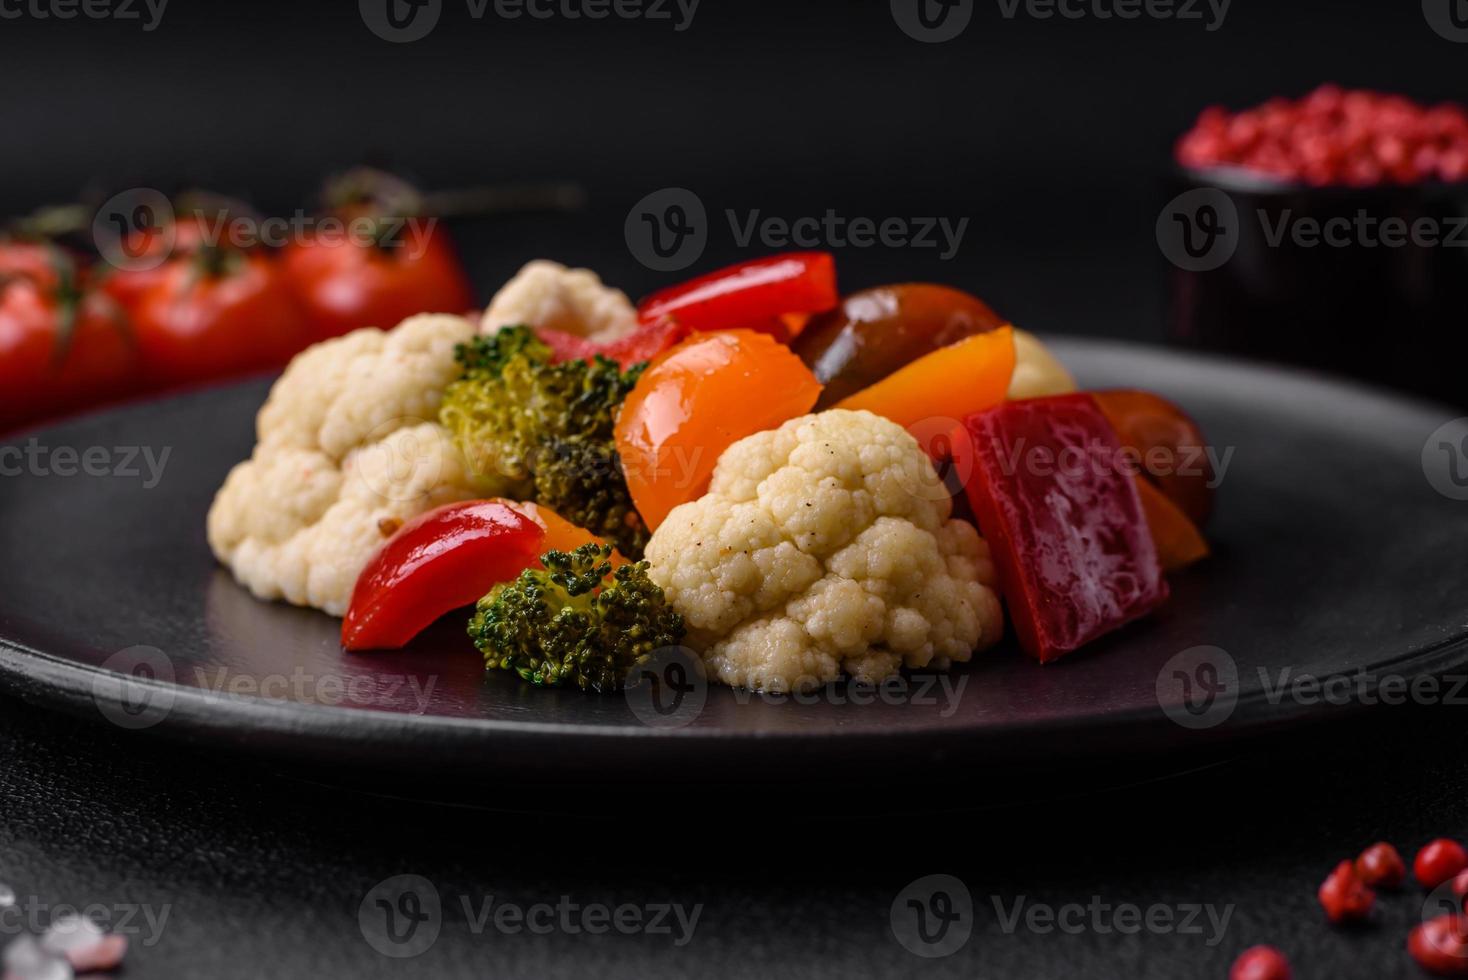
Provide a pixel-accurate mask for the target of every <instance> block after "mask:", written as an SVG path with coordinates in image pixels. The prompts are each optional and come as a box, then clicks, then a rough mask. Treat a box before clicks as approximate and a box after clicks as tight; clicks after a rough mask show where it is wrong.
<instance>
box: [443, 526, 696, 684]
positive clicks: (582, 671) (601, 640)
mask: <svg viewBox="0 0 1468 980" xmlns="http://www.w3.org/2000/svg"><path fill="white" fill-rule="evenodd" d="M610 558H611V548H610V547H609V546H607V545H600V546H598V545H594V544H587V545H582V546H581V547H579V548H577V549H576V550H575V551H573V552H570V553H567V552H564V551H548V552H546V553H545V554H544V555H542V556H541V558H540V561H541V564H542V565H543V567H542V568H538V569H528V570H526V571H524V572H521V573H520V576H519V577H518V578H516V579H515V580H514V581H513V582H508V583H505V584H502V585H497V586H495V587H494V589H492V590H491V591H490V592H489V594H488V595H486V596H484V597H483V598H482V599H480V600H479V604H478V607H477V609H476V611H475V613H474V617H473V619H471V620H470V621H469V635H470V637H472V638H473V640H474V645H475V646H476V647H478V648H479V650H480V652H481V653H483V654H484V662H485V665H486V666H487V667H489V668H490V669H491V670H510V671H514V672H515V673H517V674H519V675H520V676H521V677H522V678H524V679H525V680H527V681H530V682H531V683H533V684H538V685H544V686H547V687H559V686H562V685H565V686H571V687H579V688H581V689H582V690H587V691H597V692H602V691H612V690H616V689H618V688H620V687H622V686H623V685H624V684H625V682H626V678H627V676H628V674H629V672H630V671H631V670H632V668H634V667H635V666H637V664H639V663H641V662H643V661H644V660H646V659H647V658H648V657H649V656H651V655H652V654H653V653H654V652H656V651H657V650H658V649H660V648H662V647H668V646H676V645H677V644H679V643H681V642H682V641H683V635H684V628H683V617H682V616H680V615H679V614H678V613H677V612H676V611H675V610H673V609H672V607H670V606H669V605H668V603H667V600H666V598H665V597H664V594H663V590H662V589H660V588H658V587H657V586H656V585H654V584H653V583H652V582H651V581H650V580H649V579H648V577H647V563H646V562H639V563H637V564H634V565H622V566H621V567H618V568H616V569H614V568H613V567H612V562H611V560H610Z"/></svg>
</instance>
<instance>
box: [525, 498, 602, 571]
mask: <svg viewBox="0 0 1468 980" xmlns="http://www.w3.org/2000/svg"><path fill="white" fill-rule="evenodd" d="M502 502H503V503H505V504H508V505H509V506H510V507H513V508H514V509H515V510H517V511H519V512H520V513H522V514H524V515H525V516H526V517H528V518H530V519H531V520H532V521H534V522H535V523H536V524H539V525H540V527H541V529H542V530H544V531H545V538H544V539H543V540H542V541H541V544H540V553H541V554H545V553H546V552H547V551H575V550H576V549H577V548H579V547H581V546H582V545H583V544H606V542H605V541H603V540H602V539H601V538H599V537H597V536H596V535H595V534H592V533H591V532H590V531H588V530H586V528H584V527H577V526H576V525H575V524H572V523H571V522H570V521H568V520H566V519H565V518H564V517H562V516H561V515H560V514H557V513H556V512H555V511H553V510H551V509H550V508H549V507H544V506H542V505H540V504H537V503H535V502H534V501H530V500H505V501H502ZM610 560H611V563H612V565H613V567H615V566H617V565H625V564H627V559H626V558H623V557H622V555H621V553H620V552H618V551H617V550H616V549H615V548H613V549H612V556H611V559H610ZM537 567H538V562H537Z"/></svg>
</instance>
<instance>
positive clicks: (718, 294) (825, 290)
mask: <svg viewBox="0 0 1468 980" xmlns="http://www.w3.org/2000/svg"><path fill="white" fill-rule="evenodd" d="M839 300H840V296H839V295H838V294H837V292H836V259H835V258H834V257H833V256H832V255H831V253H829V252H786V253H785V254H783V255H772V256H770V257H769V258H764V259H756V260H754V261H752V262H740V263H738V264H737V265H731V266H729V267H728V268H726V269H719V270H718V271H717V272H710V273H709V274H707V275H704V276H699V277H698V278H697V279H690V280H689V281H688V282H685V283H683V284H681V285H678V286H671V287H669V288H667V289H664V290H660V291H659V292H656V293H653V294H652V295H651V296H649V297H648V298H647V299H645V300H643V301H642V303H641V304H640V305H639V306H638V308H637V315H638V317H639V318H640V319H641V320H642V321H643V322H644V323H650V322H655V321H657V320H661V319H663V318H664V317H668V316H672V317H676V318H677V319H678V320H679V322H681V323H682V324H683V325H684V326H685V327H687V328H688V329H690V330H693V331H697V332H707V331H711V330H737V329H741V328H743V329H748V330H759V331H761V332H765V333H771V332H775V331H780V332H783V333H785V334H786V335H789V333H790V329H789V325H788V324H787V323H785V322H783V321H782V320H781V317H783V316H785V315H786V314H791V313H797V314H798V313H821V312H824V311H826V310H829V309H833V308H834V307H835V306H836V304H837V302H839Z"/></svg>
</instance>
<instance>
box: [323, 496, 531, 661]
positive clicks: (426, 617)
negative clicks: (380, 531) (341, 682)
mask: <svg viewBox="0 0 1468 980" xmlns="http://www.w3.org/2000/svg"><path fill="white" fill-rule="evenodd" d="M544 538H545V531H544V530H543V529H542V528H541V526H540V525H539V524H537V523H536V522H535V521H533V520H531V519H530V518H529V517H527V516H526V515H525V514H523V513H521V512H520V511H518V510H516V509H515V508H513V507H511V506H510V505H509V504H507V503H505V502H504V501H501V500H471V501H468V502H466V503H458V504H447V505H445V506H443V507H439V508H438V509H436V510H431V511H429V512H428V513H426V514H422V515H420V516H418V517H416V518H414V519H413V520H411V521H409V522H408V523H406V524H404V525H403V526H402V527H401V528H400V529H398V531H397V532H396V533H394V534H393V536H392V537H390V538H388V539H387V542H386V543H385V544H383V546H382V547H381V548H380V549H378V551H377V553H376V554H375V555H373V556H372V559H371V561H369V562H368V563H367V567H366V568H364V569H363V570H362V574H361V576H360V577H359V578H358V579H357V586H356V589H355V590H353V592H352V604H351V606H350V607H349V608H348V609H347V615H346V618H345V619H344V620H343V621H342V646H344V647H346V648H347V649H348V650H395V649H397V648H398V647H402V646H405V645H406V644H407V643H408V641H409V640H411V639H412V638H413V637H415V636H417V635H418V634H419V633H421V632H422V631H423V630H424V629H426V628H427V627H428V626H429V625H431V624H432V623H433V621H434V620H436V619H438V618H439V617H440V616H442V615H443V614H444V613H447V612H451V611H453V610H455V609H458V608H461V607H463V606H468V605H472V604H473V603H474V602H475V601H476V600H477V599H479V597H480V596H482V595H484V593H485V592H487V591H489V589H490V588H491V587H492V586H494V585H495V583H497V582H504V581H507V580H509V579H512V578H514V577H515V576H516V575H518V574H520V572H521V570H523V569H525V568H526V567H528V566H529V565H531V564H532V563H534V561H535V558H536V555H538V554H539V553H540V550H541V547H542V545H541V543H542V541H543V540H544Z"/></svg>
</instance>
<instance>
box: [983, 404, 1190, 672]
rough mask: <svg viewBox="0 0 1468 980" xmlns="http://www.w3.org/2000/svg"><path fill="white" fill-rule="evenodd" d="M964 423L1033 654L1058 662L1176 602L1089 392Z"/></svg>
mask: <svg viewBox="0 0 1468 980" xmlns="http://www.w3.org/2000/svg"><path fill="white" fill-rule="evenodd" d="M967 426H968V433H969V437H970V438H969V439H966V440H959V446H958V447H957V449H958V452H959V454H960V457H963V456H967V459H961V461H960V462H961V464H964V465H962V468H961V469H960V472H965V471H967V472H968V474H969V475H968V482H967V486H966V490H967V492H968V498H969V503H970V504H972V505H973V509H974V514H975V516H977V517H978V520H979V528H980V530H982V531H983V533H984V536H985V537H986V538H988V540H989V544H990V546H991V547H992V549H993V552H994V563H995V565H996V566H997V568H998V570H999V578H1000V584H1001V587H1002V588H1003V591H1004V598H1005V601H1006V604H1007V605H1008V607H1009V616H1010V619H1011V620H1012V621H1013V623H1014V629H1015V633H1016V634H1018V636H1019V641H1020V645H1021V646H1023V647H1024V649H1025V651H1026V652H1027V653H1029V654H1030V655H1031V656H1032V657H1035V658H1036V659H1037V660H1039V661H1040V662H1041V663H1047V662H1049V661H1051V660H1056V659H1058V658H1060V657H1061V656H1063V655H1064V654H1066V653H1069V652H1070V651H1072V650H1075V649H1076V648H1078V647H1081V646H1084V645H1085V644H1087V643H1089V642H1091V641H1092V640H1094V639H1096V638H1097V637H1099V636H1102V635H1104V634H1106V633H1109V632H1111V631H1112V630H1114V629H1116V628H1117V627H1119V626H1121V625H1123V624H1124V623H1128V622H1131V621H1132V620H1134V619H1137V618H1138V617H1140V616H1144V615H1146V614H1147V613H1148V612H1150V611H1151V610H1153V609H1155V608H1156V607H1157V606H1158V605H1160V604H1161V603H1162V601H1163V600H1165V599H1166V598H1167V582H1166V580H1165V579H1163V577H1162V568H1161V567H1160V566H1159V565H1158V563H1157V550H1156V548H1155V547H1153V544H1152V534H1151V532H1150V531H1149V530H1148V529H1147V520H1146V517H1145V516H1144V515H1143V512H1142V503H1141V500H1140V498H1139V497H1138V495H1137V488H1136V486H1135V485H1134V483H1133V480H1132V474H1131V472H1130V471H1129V470H1128V468H1127V466H1126V464H1125V462H1124V459H1123V456H1122V453H1121V446H1120V444H1119V443H1118V442H1117V438H1116V433H1115V431H1113V430H1112V428H1111V425H1110V423H1108V422H1107V421H1106V416H1105V415H1103V414H1102V413H1101V409H1100V408H1099V407H1098V406H1097V405H1096V402H1095V400H1094V399H1092V398H1091V396H1090V395H1087V394H1077V395H1059V396H1056V397H1053V398H1032V399H1027V400H1024V401H1015V402H1006V403H1005V404H1003V405H1000V406H999V407H997V408H993V409H990V410H989V411H987V412H980V413H979V414H977V415H971V416H969V418H968V421H967ZM966 464H971V468H970V467H969V466H968V465H966Z"/></svg>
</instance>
